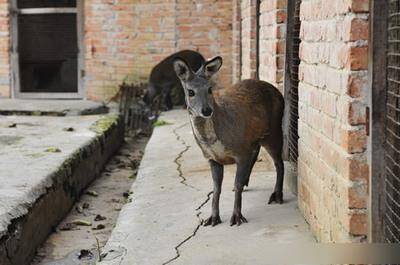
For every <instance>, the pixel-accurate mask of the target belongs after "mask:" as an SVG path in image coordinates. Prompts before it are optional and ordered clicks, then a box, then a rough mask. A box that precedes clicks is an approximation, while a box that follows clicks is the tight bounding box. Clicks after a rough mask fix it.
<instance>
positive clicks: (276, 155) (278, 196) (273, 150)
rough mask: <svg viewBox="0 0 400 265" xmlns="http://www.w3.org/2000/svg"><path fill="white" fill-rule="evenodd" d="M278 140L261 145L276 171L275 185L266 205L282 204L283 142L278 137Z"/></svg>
mask: <svg viewBox="0 0 400 265" xmlns="http://www.w3.org/2000/svg"><path fill="white" fill-rule="evenodd" d="M278 138H279V139H276V138H275V139H274V141H269V143H267V144H265V145H263V146H264V148H265V149H266V150H267V151H268V154H269V155H270V156H271V158H272V159H273V161H274V165H275V169H276V183H275V188H274V192H273V193H272V194H271V196H270V198H269V200H268V204H271V203H273V202H276V203H279V204H282V203H283V192H282V190H283V176H284V165H283V159H282V148H283V140H282V137H278Z"/></svg>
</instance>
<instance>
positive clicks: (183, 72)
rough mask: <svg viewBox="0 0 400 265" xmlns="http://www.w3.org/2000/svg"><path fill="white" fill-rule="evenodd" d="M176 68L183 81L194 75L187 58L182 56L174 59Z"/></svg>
mask: <svg viewBox="0 0 400 265" xmlns="http://www.w3.org/2000/svg"><path fill="white" fill-rule="evenodd" d="M173 65H174V70H175V73H176V75H177V76H178V78H179V79H180V80H182V81H188V80H189V78H190V77H191V76H192V74H193V72H192V70H190V67H189V65H188V64H187V63H186V62H185V60H183V59H181V58H176V59H174V61H173Z"/></svg>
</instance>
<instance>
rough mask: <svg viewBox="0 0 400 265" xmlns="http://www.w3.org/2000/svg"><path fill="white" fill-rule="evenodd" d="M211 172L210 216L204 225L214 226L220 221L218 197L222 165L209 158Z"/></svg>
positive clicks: (222, 170)
mask: <svg viewBox="0 0 400 265" xmlns="http://www.w3.org/2000/svg"><path fill="white" fill-rule="evenodd" d="M209 162H210V167H211V174H212V178H213V183H214V189H213V197H212V205H211V216H210V217H209V218H208V219H207V220H205V222H204V226H208V225H211V226H216V225H217V224H220V223H221V218H220V217H219V197H220V195H221V186H222V179H223V178H224V166H223V165H221V164H219V163H217V162H215V161H214V160H210V161H209Z"/></svg>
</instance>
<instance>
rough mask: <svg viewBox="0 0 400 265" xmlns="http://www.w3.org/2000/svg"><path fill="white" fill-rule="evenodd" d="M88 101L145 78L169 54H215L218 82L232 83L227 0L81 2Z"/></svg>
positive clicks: (230, 13)
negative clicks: (219, 66) (186, 51)
mask: <svg viewBox="0 0 400 265" xmlns="http://www.w3.org/2000/svg"><path fill="white" fill-rule="evenodd" d="M85 16H86V22H85V31H86V36H85V43H86V50H87V53H86V55H87V56H86V68H87V71H86V73H87V76H86V80H87V82H86V88H87V91H88V97H89V98H90V99H94V100H102V99H107V98H109V97H111V96H112V95H114V94H115V93H116V90H117V85H118V84H119V83H121V82H122V80H123V79H124V78H125V77H126V76H127V75H128V76H129V79H130V80H132V79H142V80H146V78H147V77H148V75H149V73H150V71H151V68H152V67H153V66H154V65H155V64H156V63H157V62H159V61H160V60H162V59H163V58H165V57H166V56H168V55H169V54H171V53H173V52H176V51H179V50H182V49H193V50H198V51H199V52H201V53H202V54H203V55H204V56H205V57H212V56H216V55H220V56H222V57H223V59H224V65H223V68H222V69H221V72H220V74H219V80H220V81H221V82H222V83H223V84H225V85H227V84H230V83H231V80H232V44H231V43H232V1H228V0H224V1H212V0H207V1H201V3H199V2H197V3H196V2H193V1H172V0H167V1H160V0H151V1H127V0H126V1H102V0H89V1H86V4H85Z"/></svg>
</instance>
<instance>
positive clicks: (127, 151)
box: [31, 134, 149, 265]
mask: <svg viewBox="0 0 400 265" xmlns="http://www.w3.org/2000/svg"><path fill="white" fill-rule="evenodd" d="M148 140H149V135H145V134H139V135H136V136H134V137H133V136H129V135H128V136H126V138H125V143H124V144H123V146H122V147H121V149H120V150H119V151H118V152H117V154H116V155H115V156H114V157H112V158H111V159H110V161H109V162H108V164H107V165H106V166H105V169H104V170H103V172H102V173H101V175H100V176H99V178H97V179H96V180H95V181H94V182H93V183H92V184H91V185H90V186H89V187H88V188H87V189H86V190H85V191H84V192H83V195H82V196H81V197H80V199H79V201H78V202H76V203H75V205H74V206H73V208H72V209H71V211H70V212H69V214H68V215H67V216H66V217H65V218H64V220H63V221H62V222H61V223H60V224H59V225H58V226H57V227H55V228H54V232H53V233H52V234H51V235H50V236H49V237H48V239H47V241H46V242H45V243H44V244H43V245H42V246H41V247H40V248H39V249H38V250H37V254H36V256H35V258H34V260H33V261H32V263H31V265H75V264H88V265H91V264H95V263H96V261H98V260H99V259H101V256H102V253H101V250H102V247H103V246H104V245H105V244H106V242H107V240H108V238H109V237H110V235H111V231H112V229H113V228H114V226H115V223H116V221H117V217H118V214H119V211H120V210H121V208H122V206H123V205H124V204H125V203H126V202H127V201H128V200H129V197H130V194H129V188H130V186H131V185H132V183H133V182H134V180H135V178H136V174H137V170H138V167H139V163H140V161H141V158H142V156H143V152H144V148H145V146H146V144H147V142H148Z"/></svg>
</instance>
